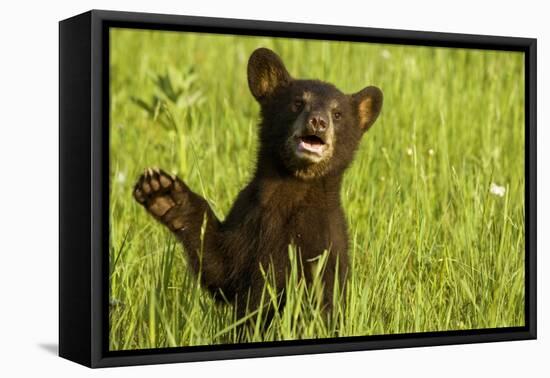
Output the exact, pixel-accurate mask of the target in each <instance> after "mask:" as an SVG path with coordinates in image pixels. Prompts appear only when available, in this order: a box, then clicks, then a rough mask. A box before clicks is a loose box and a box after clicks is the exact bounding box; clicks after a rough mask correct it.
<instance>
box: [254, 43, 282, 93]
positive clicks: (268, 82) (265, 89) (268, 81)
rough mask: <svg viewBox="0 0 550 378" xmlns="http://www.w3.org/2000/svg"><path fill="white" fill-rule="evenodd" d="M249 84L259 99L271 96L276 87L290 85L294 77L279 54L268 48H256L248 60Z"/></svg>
mask: <svg viewBox="0 0 550 378" xmlns="http://www.w3.org/2000/svg"><path fill="white" fill-rule="evenodd" d="M247 71H248V86H249V87H250V91H251V92H252V95H253V96H254V97H255V98H256V100H258V101H262V100H264V99H265V98H267V97H269V96H270V95H271V94H272V93H273V92H274V91H275V89H277V88H278V87H280V86H284V85H288V84H289V83H290V82H291V81H292V78H291V77H290V74H289V73H288V71H287V70H286V68H285V65H284V64H283V61H282V60H281V58H279V56H278V55H277V54H275V53H274V52H273V51H271V50H269V49H266V48H263V47H262V48H259V49H257V50H255V51H254V52H253V53H252V55H251V56H250V59H249V60H248V70H247Z"/></svg>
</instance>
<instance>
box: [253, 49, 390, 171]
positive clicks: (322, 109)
mask: <svg viewBox="0 0 550 378" xmlns="http://www.w3.org/2000/svg"><path fill="white" fill-rule="evenodd" d="M248 85H249V87H250V91H251V92H252V95H253V96H254V97H255V98H256V100H257V101H258V103H259V104H260V107H261V115H262V123H261V129H260V159H262V158H264V159H274V162H275V163H277V166H279V167H280V168H281V169H284V170H286V171H287V172H288V173H290V174H291V175H293V176H295V177H297V178H300V179H304V180H308V179H314V178H319V177H323V176H325V175H329V174H340V173H341V172H342V171H343V170H344V169H345V168H346V167H347V166H348V165H349V164H350V162H351V161H352V159H353V154H354V152H355V150H356V149H357V147H358V145H359V142H360V140H361V136H362V135H363V134H364V133H365V131H367V130H368V129H369V128H370V127H371V126H372V124H373V123H374V121H376V118H377V117H378V114H379V113H380V110H381V109H382V102H383V96H382V91H381V90H380V89H378V88H376V87H372V86H370V87H366V88H364V89H363V90H361V91H359V92H357V93H354V94H351V95H347V94H344V93H342V92H341V91H340V90H338V88H336V87H335V86H334V85H332V84H329V83H325V82H322V81H319V80H298V79H294V78H292V77H291V76H290V74H289V73H288V71H287V70H286V68H285V66H284V64H283V62H282V60H281V58H279V56H278V55H277V54H275V53H274V52H273V51H271V50H269V49H266V48H259V49H257V50H255V51H254V52H253V53H252V55H251V56H250V59H249V61H248Z"/></svg>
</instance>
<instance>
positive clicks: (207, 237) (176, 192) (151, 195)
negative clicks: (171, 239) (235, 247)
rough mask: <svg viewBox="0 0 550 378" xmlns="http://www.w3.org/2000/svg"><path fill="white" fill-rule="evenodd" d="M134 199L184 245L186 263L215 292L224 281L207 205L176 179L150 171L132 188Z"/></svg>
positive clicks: (217, 239) (215, 230) (216, 223)
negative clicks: (188, 263)
mask: <svg viewBox="0 0 550 378" xmlns="http://www.w3.org/2000/svg"><path fill="white" fill-rule="evenodd" d="M134 198H135V199H136V201H137V202H138V203H140V204H141V205H142V206H143V207H144V208H145V209H146V210H147V211H148V212H149V214H151V215H152V216H153V217H154V218H155V219H157V220H158V221H159V222H160V223H162V224H163V225H165V226H166V227H168V228H169V229H170V231H172V232H173V233H174V234H175V235H176V236H177V237H178V239H179V240H180V241H181V242H182V243H183V246H184V248H185V250H186V252H187V255H188V258H189V262H190V263H191V266H192V268H193V270H194V272H195V273H196V274H200V275H201V279H202V282H203V284H205V285H206V286H207V287H208V288H209V289H211V290H213V291H216V290H218V289H223V287H224V280H225V279H226V274H225V269H224V268H225V267H224V257H223V256H222V252H221V249H220V247H219V246H220V238H221V233H220V232H219V226H220V221H219V220H218V219H217V218H216V216H215V215H214V213H213V211H212V209H211V208H210V205H208V203H207V202H206V200H205V199H204V198H202V197H201V196H200V195H198V194H196V193H194V192H193V191H191V189H189V187H188V186H187V185H186V184H185V183H184V182H183V181H182V180H180V179H179V178H177V177H176V176H174V175H169V174H167V173H166V172H164V171H162V170H159V169H154V168H149V169H147V170H146V171H145V172H144V173H143V174H142V175H141V177H140V178H139V180H138V182H137V184H136V186H135V188H134Z"/></svg>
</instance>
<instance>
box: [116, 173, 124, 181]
mask: <svg viewBox="0 0 550 378" xmlns="http://www.w3.org/2000/svg"><path fill="white" fill-rule="evenodd" d="M116 181H117V182H118V183H120V184H124V183H125V182H126V174H125V173H124V172H118V173H117V175H116Z"/></svg>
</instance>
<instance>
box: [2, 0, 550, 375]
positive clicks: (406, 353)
mask: <svg viewBox="0 0 550 378" xmlns="http://www.w3.org/2000/svg"><path fill="white" fill-rule="evenodd" d="M545 3H546V2H545V1H542V0H541V1H527V0H524V1H517V0H515V1H504V0H500V1H495V2H483V1H479V0H476V1H471V0H459V1H453V2H448V3H446V2H444V1H441V0H439V1H437V0H434V1H421V0H412V1H407V0H402V1H392V0H384V1H369V0H356V1H348V0H338V1H320V0H317V1H314V2H313V1H306V0H301V1H300V0H272V1H268V2H263V3H261V2H260V1H259V0H257V1H254V2H250V3H246V2H245V1H240V0H228V1H213V0H195V1H182V0H179V1H159V0H157V1H144V0H131V1H104V0H96V1H88V0H86V1H73V2H70V3H69V2H67V3H66V4H64V3H62V2H59V3H52V2H49V1H43V2H38V1H36V2H34V3H32V2H28V1H17V0H12V1H9V0H8V1H5V2H3V5H2V10H1V14H2V18H1V22H0V28H1V33H0V42H1V44H0V51H1V55H0V67H1V69H0V75H1V80H0V96H1V98H0V104H1V105H0V158H1V159H0V162H1V163H0V164H1V171H0V220H1V228H0V235H1V239H0V240H1V244H0V246H1V247H0V248H1V250H0V253H1V255H0V280H1V281H0V375H1V376H3V377H15V376H33V375H38V374H40V375H42V376H53V375H54V374H55V376H69V377H78V376H92V375H93V376H99V375H101V376H131V377H141V376H143V377H145V376H147V377H150V376H156V377H169V376H179V377H191V376H194V377H198V376H200V377H204V376H217V377H226V376H237V375H238V376H243V377H248V376H250V377H258V376H261V377H270V376H277V377H280V376H289V377H290V376H308V377H314V376H315V377H317V376H323V377H338V378H341V377H344V376H347V375H353V376H357V375H360V376H390V377H391V376H404V375H406V376H422V377H438V376H446V377H465V376H484V375H487V376H495V377H522V376H533V377H541V376H550V375H549V374H550V363H549V362H548V359H549V358H550V348H549V346H550V341H549V340H548V339H549V337H550V330H549V328H548V323H547V322H545V320H546V319H545V318H547V317H548V314H549V308H548V306H549V300H548V292H547V290H546V289H547V287H548V277H549V276H548V274H546V275H545V273H548V269H549V261H550V260H549V259H548V258H547V257H546V256H545V252H546V251H547V250H548V247H549V246H550V245H549V243H550V239H549V237H548V231H549V230H548V226H549V220H548V214H549V213H550V206H549V205H550V204H549V199H548V197H547V195H548V194H549V193H550V191H549V189H550V188H549V186H550V183H549V174H548V166H549V164H550V148H548V147H547V145H548V143H550V136H549V130H548V128H547V127H546V126H547V122H548V114H549V113H548V110H547V109H548V108H546V106H548V105H550V104H549V101H548V100H549V98H548V96H549V94H548V90H549V88H550V85H549V74H548V67H550V62H549V51H550V27H549V26H548V23H549V22H550V20H549V19H548V18H549V15H550V12H549V11H548V10H547V9H544V7H545ZM91 8H96V9H112V10H128V11H130V10H131V11H143V12H158V13H174V14H188V15H202V16H218V17H231V18H248V19H260V20H261V19H264V20H277V21H295V22H310V23H325V24H339V25H353V26H371V27H381V28H395V29H412V30H428V31H445V32H461V33H477V34H494V35H510V36H523V37H536V38H538V67H539V70H538V109H539V111H538V147H539V153H538V162H539V170H538V201H539V202H538V203H539V204H538V231H539V239H538V246H539V248H538V255H539V265H538V267H539V269H538V272H539V281H538V289H539V290H538V292H539V296H538V303H539V340H537V341H522V342H505V343H493V344H479V345H459V346H446V347H431V348H414V349H402V350H387V351H370V352H354V353H337V354H325V355H310V356H300V357H278V358H267V359H249V360H235V361H220V362H206V363H191V364H172V365H162V366H142V367H131V368H111V369H102V370H90V369H86V368H83V367H81V366H78V365H76V364H74V363H72V362H69V361H66V360H63V359H61V358H59V357H57V356H56V355H55V354H56V349H57V303H58V301H57V289H58V287H57V271H58V269H57V264H58V258H57V248H58V226H57V224H58V199H57V197H58V183H57V180H58V152H57V150H58V108H57V107H58V98H57V95H58V25H57V22H58V21H59V20H61V19H64V18H67V17H70V16H73V15H75V14H77V13H81V12H84V11H86V10H89V9H91ZM543 296H546V298H543Z"/></svg>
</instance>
